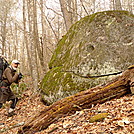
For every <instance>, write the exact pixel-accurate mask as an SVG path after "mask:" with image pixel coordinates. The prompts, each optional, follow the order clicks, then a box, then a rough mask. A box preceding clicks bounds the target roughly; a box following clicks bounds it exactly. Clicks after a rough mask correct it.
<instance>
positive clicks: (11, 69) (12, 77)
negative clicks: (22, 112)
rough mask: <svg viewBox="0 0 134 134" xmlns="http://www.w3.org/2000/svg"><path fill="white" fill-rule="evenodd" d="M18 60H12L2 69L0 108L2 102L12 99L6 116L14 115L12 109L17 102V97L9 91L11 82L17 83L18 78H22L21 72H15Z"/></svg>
mask: <svg viewBox="0 0 134 134" xmlns="http://www.w3.org/2000/svg"><path fill="white" fill-rule="evenodd" d="M19 64H20V63H19V61H18V60H13V61H12V62H11V64H10V65H9V66H8V67H7V68H6V69H5V70H4V72H3V75H2V82H1V93H0V94H1V95H0V96H1V97H0V108H1V107H2V105H3V103H5V102H6V101H12V103H11V106H10V108H9V111H8V116H9V117H10V116H13V115H15V113H14V109H15V107H16V104H17V102H18V98H17V97H16V96H15V95H14V93H13V92H12V91H11V88H10V85H11V84H12V83H17V84H18V83H19V80H20V79H21V78H22V74H21V73H17V68H18V66H19Z"/></svg>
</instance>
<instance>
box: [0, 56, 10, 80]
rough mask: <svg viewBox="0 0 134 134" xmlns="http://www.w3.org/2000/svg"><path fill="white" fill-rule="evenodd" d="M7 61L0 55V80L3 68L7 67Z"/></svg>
mask: <svg viewBox="0 0 134 134" xmlns="http://www.w3.org/2000/svg"><path fill="white" fill-rule="evenodd" d="M8 65H9V64H8V62H7V61H6V60H5V59H4V58H3V57H1V56H0V82H1V81H2V74H3V72H4V70H5V69H6V68H7V67H8Z"/></svg>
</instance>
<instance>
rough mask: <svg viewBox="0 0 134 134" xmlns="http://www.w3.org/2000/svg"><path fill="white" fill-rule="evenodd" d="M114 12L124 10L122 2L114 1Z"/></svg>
mask: <svg viewBox="0 0 134 134" xmlns="http://www.w3.org/2000/svg"><path fill="white" fill-rule="evenodd" d="M114 10H122V5H121V1H120V0H114Z"/></svg>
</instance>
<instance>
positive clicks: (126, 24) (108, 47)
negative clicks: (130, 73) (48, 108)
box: [40, 11, 134, 102]
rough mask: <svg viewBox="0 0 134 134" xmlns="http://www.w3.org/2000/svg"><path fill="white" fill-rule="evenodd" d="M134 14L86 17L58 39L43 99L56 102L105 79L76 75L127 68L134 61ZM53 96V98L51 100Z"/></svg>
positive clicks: (44, 84) (109, 12) (46, 79)
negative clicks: (85, 77)
mask: <svg viewBox="0 0 134 134" xmlns="http://www.w3.org/2000/svg"><path fill="white" fill-rule="evenodd" d="M133 24H134V15H133V14H130V13H129V12H127V11H104V12H98V13H95V14H92V15H89V16H86V17H84V18H82V19H81V20H80V21H78V22H76V23H75V24H73V25H72V27H71V28H70V29H69V31H68V32H67V34H66V35H64V36H63V38H62V39H61V40H60V41H59V42H58V44H57V48H56V50H55V52H54V54H53V56H52V58H51V60H50V63H49V68H50V71H49V72H48V73H47V74H46V75H45V76H44V79H43V80H42V82H41V85H40V88H41V89H42V98H43V100H45V101H48V100H49V102H50V101H51V102H52V101H56V100H58V99H61V98H63V97H66V96H68V95H71V94H74V93H76V92H79V91H82V90H86V89H88V88H90V87H92V86H95V85H97V84H100V83H102V81H103V82H104V81H105V80H106V79H107V78H100V79H94V80H93V79H84V78H81V77H79V76H76V75H74V74H73V73H71V72H67V71H74V72H75V73H76V74H78V75H82V76H86V75H100V74H107V73H112V72H113V73H114V72H118V71H121V70H125V69H126V68H127V67H128V66H129V65H131V64H133V63H134V59H133V58H131V57H134V53H133V50H134V39H133V35H134V25H133ZM50 98H51V99H50Z"/></svg>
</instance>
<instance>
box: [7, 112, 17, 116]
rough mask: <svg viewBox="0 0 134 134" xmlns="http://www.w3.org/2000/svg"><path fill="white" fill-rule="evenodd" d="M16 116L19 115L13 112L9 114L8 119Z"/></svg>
mask: <svg viewBox="0 0 134 134" xmlns="http://www.w3.org/2000/svg"><path fill="white" fill-rule="evenodd" d="M14 115H17V114H16V113H15V112H14V111H13V112H11V113H8V115H7V116H8V117H12V116H14Z"/></svg>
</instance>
